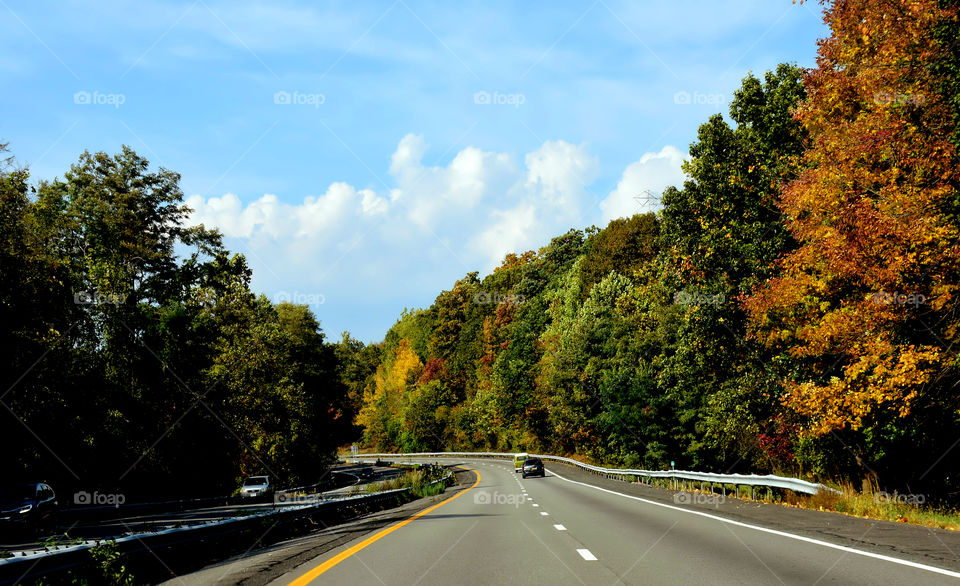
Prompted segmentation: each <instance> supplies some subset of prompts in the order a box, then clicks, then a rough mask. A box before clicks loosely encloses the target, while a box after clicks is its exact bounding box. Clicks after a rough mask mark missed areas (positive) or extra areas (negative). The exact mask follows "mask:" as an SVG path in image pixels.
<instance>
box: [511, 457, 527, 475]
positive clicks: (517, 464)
mask: <svg viewBox="0 0 960 586" xmlns="http://www.w3.org/2000/svg"><path fill="white" fill-rule="evenodd" d="M529 457H530V454H517V455H515V456H514V457H513V471H514V472H520V471H522V470H523V463H524V462H526V460H527V458H529Z"/></svg>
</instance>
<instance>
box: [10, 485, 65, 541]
mask: <svg viewBox="0 0 960 586" xmlns="http://www.w3.org/2000/svg"><path fill="white" fill-rule="evenodd" d="M58 508H59V507H58V505H57V495H56V493H54V492H53V489H52V488H50V485H48V484H44V483H42V482H27V483H22V484H6V485H2V486H0V528H2V529H4V530H7V531H14V532H27V533H31V534H37V533H39V532H40V531H42V530H44V529H54V528H55V527H56V525H57V510H58Z"/></svg>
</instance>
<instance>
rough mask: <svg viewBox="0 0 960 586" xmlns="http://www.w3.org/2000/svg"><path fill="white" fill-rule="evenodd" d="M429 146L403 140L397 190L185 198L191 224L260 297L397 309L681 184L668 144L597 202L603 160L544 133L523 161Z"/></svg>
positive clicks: (339, 188) (341, 186)
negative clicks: (293, 293)
mask: <svg viewBox="0 0 960 586" xmlns="http://www.w3.org/2000/svg"><path fill="white" fill-rule="evenodd" d="M428 152H429V145H427V144H426V142H425V141H424V139H423V137H422V136H417V135H413V134H409V135H407V136H405V137H403V139H401V140H400V141H399V143H398V145H397V148H396V150H395V151H394V153H393V156H392V158H391V162H390V167H389V173H390V176H391V177H392V178H393V181H394V183H395V187H391V188H390V189H389V190H386V189H385V190H382V191H381V192H380V193H378V192H377V191H375V190H373V189H357V188H356V187H354V186H352V185H349V184H347V183H343V182H336V183H332V184H330V185H329V186H328V187H327V188H326V190H325V191H324V192H323V193H322V194H321V195H319V196H314V195H310V196H308V197H305V198H304V199H303V200H302V201H300V202H299V203H285V202H283V201H281V200H280V198H278V196H277V195H273V194H265V195H263V196H261V197H259V198H258V199H255V200H253V201H250V202H248V203H246V205H244V203H243V202H242V201H241V199H240V198H239V197H238V196H237V195H235V194H233V193H227V194H224V195H222V196H211V197H203V196H201V195H193V196H190V197H189V198H188V199H187V204H188V205H189V206H190V207H191V208H193V210H194V211H193V212H192V214H191V215H190V222H191V223H192V224H201V223H203V224H205V225H207V226H208V227H218V228H220V230H221V231H223V233H224V235H225V236H226V237H228V242H227V244H228V247H230V248H231V249H233V250H236V251H237V252H242V253H245V254H246V255H247V258H248V261H249V262H250V264H251V268H253V270H254V287H255V288H256V289H258V290H262V291H264V292H266V293H267V294H268V296H269V295H271V294H273V293H276V291H278V290H280V289H282V288H283V287H281V286H280V284H285V283H287V284H288V283H296V284H297V285H298V287H299V290H300V291H301V292H304V291H307V292H309V293H316V294H321V295H323V296H324V298H325V299H326V300H327V303H328V305H327V306H325V307H324V311H333V307H341V308H342V307H346V306H348V305H349V306H351V307H353V306H357V307H360V306H362V305H363V304H388V305H390V304H392V305H397V306H401V307H402V306H410V305H415V304H418V303H429V300H430V299H432V298H433V296H434V295H436V293H437V292H439V291H440V290H441V289H443V288H448V287H449V286H450V285H451V284H452V283H453V281H454V280H455V279H457V278H459V277H462V276H463V275H464V274H465V273H467V272H469V271H474V270H481V271H490V270H492V269H493V268H494V267H496V266H497V265H499V264H500V262H501V261H502V259H503V257H504V255H505V254H507V253H510V252H517V253H520V252H523V251H526V250H531V249H537V248H539V247H540V246H543V245H544V244H546V243H547V242H549V239H550V238H552V237H554V236H557V235H558V234H562V233H563V232H565V231H567V230H568V229H570V228H571V227H577V228H582V227H584V226H588V225H590V224H593V223H596V222H597V221H598V218H599V216H600V215H601V214H602V216H603V219H604V221H606V220H608V219H610V218H612V217H617V216H620V215H630V214H633V213H636V212H637V211H639V210H638V209H637V206H638V204H637V202H636V201H635V200H634V199H633V197H634V195H636V193H637V192H638V191H639V190H642V189H655V190H660V189H662V188H663V187H664V186H666V185H667V184H670V183H679V182H680V181H682V173H681V172H680V170H679V167H680V161H681V160H682V155H681V153H680V152H679V151H678V150H677V149H675V148H673V147H665V148H664V149H663V150H661V151H660V152H658V153H647V154H645V155H643V156H642V157H641V158H640V160H638V161H636V162H635V163H632V164H631V165H629V166H628V167H627V168H626V169H625V170H624V171H623V174H622V178H621V180H620V183H619V185H618V186H617V189H616V190H615V191H613V192H611V193H610V194H609V195H608V197H607V198H606V199H604V200H603V201H602V202H600V203H599V207H598V205H597V201H596V198H595V196H594V195H593V194H592V193H591V191H590V184H591V183H592V182H593V181H594V179H595V178H596V177H597V175H598V173H599V169H600V164H599V161H598V160H597V158H596V157H594V156H592V155H591V154H590V153H589V151H588V148H587V146H586V145H583V144H581V145H574V144H571V143H568V142H565V141H562V140H557V141H546V142H544V143H543V144H542V145H541V146H540V147H539V148H537V149H536V150H534V151H532V152H530V153H527V154H526V155H525V156H523V157H522V161H523V163H522V164H521V163H519V162H518V160H517V159H518V157H517V156H515V155H510V154H507V153H498V152H491V151H484V150H482V149H479V148H476V147H465V148H463V149H461V150H460V151H459V152H458V153H456V154H455V155H454V156H453V159H452V160H450V161H449V163H448V164H446V165H425V164H424V163H423V160H424V158H427V157H428ZM288 288H289V287H288ZM335 304H339V305H335ZM338 315H339V314H338ZM341 317H342V316H341Z"/></svg>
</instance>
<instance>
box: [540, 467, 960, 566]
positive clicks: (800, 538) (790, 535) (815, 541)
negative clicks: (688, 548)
mask: <svg viewBox="0 0 960 586" xmlns="http://www.w3.org/2000/svg"><path fill="white" fill-rule="evenodd" d="M553 475H554V476H556V477H557V478H559V479H560V480H564V481H566V482H572V483H573V484H579V485H581V486H586V487H589V488H593V489H596V490H600V491H603V492H608V493H610V494H615V495H617V496H622V497H624V498H628V499H633V500H635V501H640V502H644V503H647V504H649V505H654V506H657V507H663V508H665V509H673V510H674V511H680V512H683V513H689V514H691V515H699V516H701V517H706V518H708V519H714V520H716V521H720V522H721V523H727V524H730V525H736V526H737V527H746V528H747V529H755V530H757V531H763V532H764V533H772V534H773V535H779V536H781V537H787V538H789V539H796V540H798V541H805V542H807V543H813V544H815V545H822V546H823V547H829V548H831V549H838V550H840V551H845V552H847V553H853V554H857V555H862V556H865V557H870V558H874V559H878V560H884V561H887V562H892V563H894V564H900V565H902V566H910V567H911V568H918V569H920V570H926V571H928V572H935V573H937V574H943V575H944V576H951V577H953V578H960V572H954V571H951V570H945V569H943V568H938V567H936V566H928V565H925V564H921V563H917V562H911V561H909V560H903V559H900V558H895V557H890V556H886V555H883V554H879V553H871V552H869V551H863V550H860V549H854V548H852V547H846V546H844V545H837V544H835V543H830V542H828V541H820V540H819V539H813V538H812V537H804V536H802V535H795V534H793V533H787V532H785V531H777V530H776V529H768V528H766V527H760V526H759V525H750V524H749V523H741V522H740V521H734V520H732V519H725V518H723V517H718V516H716V515H711V514H710V513H702V512H700V511H691V510H689V509H684V508H682V507H675V506H673V505H668V504H664V503H658V502H656V501H651V500H649V499H645V498H642V497H638V496H632V495H629V494H623V493H622V492H617V491H615V490H608V489H606V488H600V487H599V486H594V485H592V484H587V483H586V482H577V481H576V480H570V479H569V478H564V477H563V476H560V475H559V474H557V473H556V472H553ZM577 551H580V550H577ZM588 553H589V552H588ZM580 555H583V554H582V553H581V554H580Z"/></svg>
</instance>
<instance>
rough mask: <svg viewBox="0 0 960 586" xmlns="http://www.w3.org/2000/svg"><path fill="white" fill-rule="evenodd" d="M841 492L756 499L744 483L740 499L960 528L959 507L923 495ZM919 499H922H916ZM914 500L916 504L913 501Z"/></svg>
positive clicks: (771, 493) (761, 492)
mask: <svg viewBox="0 0 960 586" xmlns="http://www.w3.org/2000/svg"><path fill="white" fill-rule="evenodd" d="M652 484H653V485H654V486H658V487H660V488H665V489H668V490H675V489H674V487H673V485H672V484H671V483H670V482H669V481H664V480H659V479H655V480H654V482H652ZM724 486H725V488H726V494H727V497H728V498H734V497H735V495H736V493H735V492H734V486H733V485H732V484H726V485H724ZM691 489H692V490H693V492H700V491H699V490H698V488H697V487H696V485H694V486H692V487H691V486H690V485H687V487H686V488H684V489H683V490H686V491H690V490H691ZM838 490H839V492H829V491H821V492H820V493H818V494H815V495H806V494H799V493H794V492H791V491H788V490H784V491H782V490H776V489H769V488H757V490H756V493H755V496H754V498H753V499H751V498H750V497H749V494H750V493H749V491H746V490H743V487H742V486H741V490H740V495H739V496H738V497H737V498H739V499H740V500H744V501H749V500H752V501H754V502H762V503H772V504H780V505H785V506H789V507H796V508H800V509H809V510H814V511H828V512H834V513H841V514H843V515H850V516H851V517H860V518H863V519H876V520H878V521H894V522H897V523H909V524H912V525H919V526H922V527H932V528H936V529H946V530H949V531H960V510H957V509H953V508H944V507H935V506H929V505H925V504H923V501H924V500H925V499H924V498H923V496H922V495H903V494H899V495H898V494H888V493H885V492H881V491H880V490H879V489H878V488H876V487H874V488H873V489H872V490H867V491H864V492H861V491H858V490H856V489H854V488H853V486H852V485H844V486H841V487H840V488H839V489H838ZM714 494H720V485H719V484H716V485H715V487H714ZM917 501H919V502H917ZM911 503H915V504H911Z"/></svg>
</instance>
